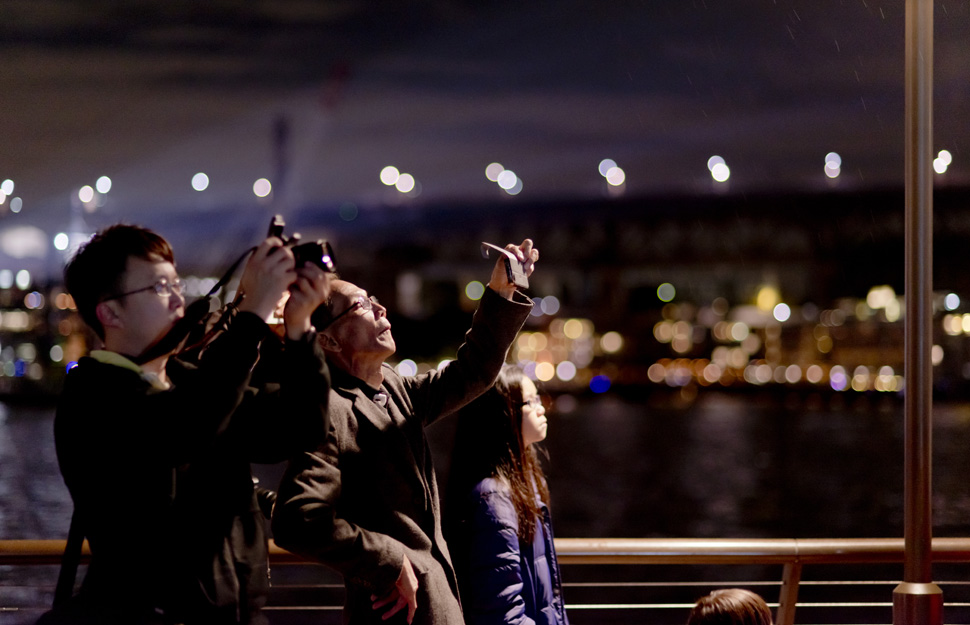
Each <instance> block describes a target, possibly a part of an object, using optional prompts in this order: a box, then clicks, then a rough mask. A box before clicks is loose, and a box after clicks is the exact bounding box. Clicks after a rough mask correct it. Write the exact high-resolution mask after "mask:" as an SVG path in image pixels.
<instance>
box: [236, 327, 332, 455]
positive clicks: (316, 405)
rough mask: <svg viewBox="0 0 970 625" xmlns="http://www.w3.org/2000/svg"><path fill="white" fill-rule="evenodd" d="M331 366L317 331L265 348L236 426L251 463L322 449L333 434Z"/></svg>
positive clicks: (237, 433) (237, 437)
mask: <svg viewBox="0 0 970 625" xmlns="http://www.w3.org/2000/svg"><path fill="white" fill-rule="evenodd" d="M329 395H330V371H329V369H328V368H327V362H326V357H325V355H324V353H323V350H322V349H321V348H320V347H319V346H318V345H317V342H316V332H312V331H311V332H308V333H307V334H306V335H305V336H304V337H303V338H301V339H299V340H295V341H294V340H287V341H286V342H285V343H284V344H283V345H282V346H280V345H278V344H277V343H276V342H275V341H274V342H272V343H271V347H270V348H269V349H263V350H262V352H261V355H260V360H259V363H258V364H257V366H256V370H255V372H254V374H253V384H252V387H251V388H250V389H249V391H248V392H247V394H246V396H245V398H244V400H243V402H242V404H241V405H240V407H239V409H238V410H237V411H236V414H234V415H233V417H232V424H231V430H232V433H233V435H234V436H235V437H236V439H237V440H239V442H240V444H241V446H242V448H244V449H245V453H246V457H247V458H248V459H249V460H250V462H257V463H267V464H269V463H276V462H283V461H286V460H289V459H290V458H291V457H293V456H294V455H296V454H297V453H299V452H301V451H308V450H313V449H316V447H317V446H318V445H320V444H321V443H322V442H323V439H324V437H325V436H326V433H327V429H328V427H327V424H328V418H327V402H328V397H329Z"/></svg>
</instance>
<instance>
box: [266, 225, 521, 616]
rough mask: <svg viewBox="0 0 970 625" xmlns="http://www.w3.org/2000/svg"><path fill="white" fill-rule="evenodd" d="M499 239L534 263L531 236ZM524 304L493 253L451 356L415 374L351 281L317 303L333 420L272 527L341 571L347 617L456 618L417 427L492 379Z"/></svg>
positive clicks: (377, 310)
mask: <svg viewBox="0 0 970 625" xmlns="http://www.w3.org/2000/svg"><path fill="white" fill-rule="evenodd" d="M506 249H507V250H509V251H510V252H512V253H513V254H515V255H516V256H517V257H518V259H519V260H520V261H521V262H522V263H523V264H524V269H525V273H526V275H529V274H531V273H532V269H533V265H534V263H535V261H536V260H538V258H539V252H538V250H535V249H533V246H532V241H531V240H529V239H526V240H525V241H523V242H522V245H520V246H516V245H509V246H507V247H506ZM531 309H532V302H531V300H530V299H529V298H528V297H526V296H525V295H523V294H521V293H519V292H518V291H517V290H516V287H515V285H514V284H512V283H511V282H509V279H508V275H507V273H506V269H505V264H504V259H500V260H499V261H498V262H497V263H496V265H495V268H494V269H493V271H492V276H491V281H490V282H489V287H488V288H487V289H485V294H484V296H483V297H482V300H481V304H480V305H479V309H478V311H477V312H476V313H475V316H474V319H473V321H472V327H471V329H470V330H469V331H468V333H467V334H466V335H465V342H464V344H463V345H462V346H461V347H460V348H459V350H458V354H457V357H456V359H455V360H454V361H452V362H450V363H449V364H448V365H446V366H444V367H441V368H440V369H438V370H436V371H431V372H428V373H425V374H421V375H417V376H401V375H399V374H398V373H397V372H396V371H395V370H394V369H393V368H392V367H390V366H389V365H387V364H385V362H384V361H385V360H386V359H387V358H388V357H390V356H391V355H392V354H393V353H394V351H395V347H396V346H395V342H394V337H393V336H392V335H391V324H390V322H389V321H388V320H387V316H386V310H385V309H384V307H383V306H382V305H381V304H380V303H378V302H377V300H376V299H374V298H372V297H369V296H368V294H367V292H366V291H364V290H363V289H361V288H360V287H358V286H356V285H354V284H352V283H350V282H344V281H339V280H338V281H335V282H334V283H333V291H332V296H331V297H330V299H329V300H328V301H327V303H326V304H325V305H324V306H321V307H320V308H319V309H318V310H317V312H316V313H314V316H313V322H314V325H315V326H316V327H317V329H318V332H319V334H318V339H317V340H318V341H319V342H320V344H321V345H322V346H323V348H324V349H325V350H326V352H327V358H328V360H329V362H330V365H331V372H332V375H333V388H332V390H331V392H330V400H329V401H330V403H329V409H328V416H329V420H330V431H329V434H328V436H327V439H326V441H325V442H324V444H322V445H321V446H320V447H319V448H318V449H317V450H315V451H313V452H306V453H302V454H300V455H298V456H297V457H295V458H294V459H293V460H291V462H290V465H289V467H288V469H287V472H286V475H285V476H284V478H283V481H282V483H281V484H280V490H279V495H278V498H277V502H276V507H275V509H274V513H273V536H274V538H275V540H276V542H277V544H279V545H281V546H283V547H284V548H286V549H290V550H292V551H294V552H296V553H300V554H303V555H306V556H308V557H310V558H313V559H316V560H318V561H320V562H323V563H324V564H326V565H328V566H330V567H332V568H334V569H336V570H337V571H339V572H340V573H341V574H342V575H343V577H344V582H345V586H346V589H347V598H346V604H345V606H344V622H345V623H382V622H385V621H386V622H391V623H394V622H396V623H401V622H404V621H405V620H406V621H407V622H408V623H422V624H431V623H447V624H460V623H462V622H463V619H462V613H461V607H460V604H459V601H458V586H457V582H456V579H455V572H454V569H453V567H452V564H451V559H450V557H449V555H448V548H447V546H446V545H445V542H444V539H443V538H442V534H441V521H440V514H439V505H438V487H437V484H436V482H435V475H434V468H433V467H432V463H431V451H430V449H429V446H428V442H427V439H426V438H425V434H424V428H425V426H427V425H430V424H431V423H433V422H435V421H436V420H437V419H439V418H440V417H444V416H446V415H449V414H451V413H453V412H455V411H456V410H458V408H460V407H461V406H463V405H465V404H466V403H468V402H469V401H471V400H472V399H474V398H475V397H477V396H478V395H480V394H481V393H483V392H484V391H486V390H487V389H488V388H489V387H490V386H491V385H492V384H493V383H494V381H495V378H496V377H497V376H498V373H499V371H500V369H501V367H502V364H503V363H504V361H505V357H506V354H507V353H508V349H509V346H510V345H511V343H512V341H513V340H514V339H515V336H516V334H517V333H518V331H519V329H520V328H521V327H522V324H523V323H525V320H526V318H527V317H528V316H529V313H530V311H531ZM388 619H392V620H388Z"/></svg>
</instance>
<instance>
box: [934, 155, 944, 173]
mask: <svg viewBox="0 0 970 625" xmlns="http://www.w3.org/2000/svg"><path fill="white" fill-rule="evenodd" d="M946 168H947V163H946V162H945V161H944V160H943V159H942V158H934V159H933V171H935V172H936V173H938V174H943V173H946Z"/></svg>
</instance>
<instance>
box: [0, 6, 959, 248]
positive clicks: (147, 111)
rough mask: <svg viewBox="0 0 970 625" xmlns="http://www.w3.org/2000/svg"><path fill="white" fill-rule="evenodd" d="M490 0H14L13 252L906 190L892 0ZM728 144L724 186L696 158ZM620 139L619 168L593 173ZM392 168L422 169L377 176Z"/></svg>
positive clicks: (953, 61)
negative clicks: (246, 232) (631, 204)
mask: <svg viewBox="0 0 970 625" xmlns="http://www.w3.org/2000/svg"><path fill="white" fill-rule="evenodd" d="M478 4H479V3H473V2H467V1H459V0H440V1H426V2H363V1H362V0H347V1H345V2H339V3H319V2H310V1H306V0H284V1H280V2H246V3H238V2H229V1H217V2H209V3H205V4H199V3H195V2H189V1H187V0H178V1H174V2H164V3H163V2H157V1H152V0H134V1H131V2H126V3H123V4H119V3H116V2H108V1H95V2H84V3H65V2H44V1H41V2H36V1H30V2H28V1H19V2H8V3H4V4H3V6H2V7H0V46H2V50H3V57H4V61H3V68H4V69H3V71H2V72H0V89H2V92H3V98H2V104H0V128H2V129H3V133H4V140H3V141H2V142H0V180H2V179H10V180H12V181H14V183H15V189H14V191H13V193H12V194H11V197H10V198H8V200H7V201H6V202H5V203H4V204H3V206H2V215H0V248H3V251H6V252H9V250H7V249H6V248H7V246H5V245H3V240H4V236H3V233H4V232H5V231H9V230H10V229H12V228H17V227H22V226H33V227H37V228H39V229H40V231H41V232H42V233H43V235H44V236H43V237H41V236H39V235H38V233H36V232H34V233H33V235H32V236H33V237H34V238H35V239H37V240H36V241H35V244H34V245H33V246H27V247H28V248H29V249H28V251H29V252H32V253H34V254H37V253H39V251H38V248H40V247H43V246H44V245H46V247H47V252H48V253H50V252H52V251H53V250H52V249H50V247H51V242H52V237H53V236H54V235H55V234H57V233H58V232H68V231H70V230H71V229H72V228H73V229H74V230H80V231H85V230H86V231H90V230H91V229H93V228H95V227H98V226H100V225H103V224H106V223H112V222H115V221H120V220H125V221H134V222H139V223H145V224H146V225H153V223H155V220H156V219H158V218H162V217H164V218H166V219H167V220H168V221H169V223H172V222H177V223H180V224H181V225H182V226H184V227H188V228H191V227H192V215H197V214H200V213H206V212H209V213H219V212H226V214H228V215H236V216H238V217H239V218H241V219H243V220H245V219H247V218H250V217H252V218H253V219H254V221H253V223H258V224H261V223H262V222H263V221H265V218H266V217H268V215H269V214H271V213H272V212H282V213H284V215H287V214H289V215H296V214H297V213H298V212H300V211H311V212H312V211H316V210H321V209H325V208H328V207H329V208H335V207H338V206H340V205H342V204H344V203H352V204H353V205H354V206H355V207H357V208H358V209H359V210H360V211H365V210H368V209H370V208H373V207H387V206H391V207H401V208H402V209H404V208H406V207H421V206H424V205H429V204H431V205H450V206H453V207H454V208H455V210H461V209H462V207H463V205H468V204H476V205H482V204H488V203H496V204H497V203H508V202H513V203H514V202H536V201H555V200H562V201H573V200H585V199H590V198H604V199H605V198H610V197H617V196H625V197H627V198H631V197H634V198H635V197H639V196H647V195H650V194H658V193H681V194H695V195H699V196H704V195H709V194H738V193H748V192H759V191H775V192H777V191H781V192H784V191H787V190H792V191H802V192H811V191H824V190H830V189H841V190H858V189H873V188H882V187H887V186H888V187H892V186H901V185H902V170H903V154H902V151H903V133H902V128H903V90H902V80H903V58H902V51H903V43H904V31H903V25H904V21H905V15H904V6H903V5H902V4H900V3H887V2H879V1H871V0H825V1H812V2H799V1H785V0H777V1H772V2H767V1H765V2H752V1H745V2H727V1H726V0H720V1H719V0H693V1H691V2H677V3H673V2H658V3H655V2H633V1H620V2H611V3H596V2H591V1H583V0H561V1H559V2H555V3H552V2H537V3H530V4H529V5H527V6H521V5H520V4H516V3H511V2H492V3H488V4H487V5H484V6H479V5H478ZM935 19H936V35H935V36H936V43H935V97H936V104H935V136H936V137H937V141H936V144H937V146H938V148H939V149H947V150H949V152H950V153H951V154H952V155H953V161H954V162H953V163H952V164H951V166H950V168H949V170H948V171H947V172H946V173H945V174H944V175H942V176H938V177H937V182H938V183H939V184H946V185H954V184H959V185H963V184H966V183H967V182H968V181H970V175H968V174H970V166H968V165H967V164H966V163H965V162H963V159H964V151H963V144H964V143H966V140H967V132H968V130H967V129H966V128H965V127H964V126H963V125H962V124H961V123H960V122H961V121H962V120H963V119H964V118H966V115H967V113H968V112H970V111H968V110H967V109H968V107H970V97H968V96H970V83H968V81H967V80H966V77H967V75H968V74H970V66H968V64H970V57H968V56H967V55H966V54H965V53H964V51H963V46H964V44H965V42H966V41H967V39H968V34H970V8H968V4H967V2H938V3H936V7H935ZM829 152H836V153H837V154H839V155H840V157H841V161H842V165H841V171H840V172H839V175H838V177H837V178H829V177H828V176H826V175H825V173H824V171H823V167H824V165H825V162H826V154H828V153H829ZM714 155H718V156H721V157H722V158H723V159H724V160H725V162H726V164H727V166H728V167H729V168H730V178H729V179H728V180H727V181H726V182H716V181H715V180H714V179H713V178H712V175H711V172H710V171H708V168H707V166H706V165H707V163H708V159H709V158H710V157H711V156H714ZM606 158H609V159H613V160H614V161H615V163H616V165H617V166H618V167H620V168H621V169H622V171H623V174H624V176H625V181H624V182H623V184H622V185H620V186H618V187H614V186H612V185H610V184H609V183H608V182H607V181H606V180H605V178H604V177H603V176H602V175H601V174H600V172H598V171H597V167H598V166H599V164H600V162H601V161H602V160H603V159H606ZM492 162H499V163H501V164H502V165H503V166H504V167H505V168H506V169H508V170H512V171H514V172H515V174H516V175H517V178H518V180H519V181H521V191H520V192H518V194H517V195H515V196H512V195H509V194H508V193H506V192H505V191H503V190H502V189H501V188H499V186H498V185H497V184H496V183H494V182H491V181H489V180H488V179H486V177H485V168H486V166H487V165H488V164H489V163H492ZM388 165H393V166H395V167H397V168H398V169H399V170H400V172H403V173H408V174H411V175H412V176H413V177H414V179H415V181H416V182H415V190H414V191H411V192H409V193H401V192H399V191H397V190H396V189H395V188H394V187H389V186H386V185H384V184H382V183H381V180H380V172H381V170H382V169H383V168H384V167H386V166H388ZM200 172H203V173H205V174H206V175H207V176H208V179H209V184H208V187H207V188H206V189H205V190H204V191H196V190H193V188H192V186H191V181H192V178H193V176H194V175H195V174H197V173H200ZM101 176H108V177H109V178H110V179H111V188H110V191H109V192H108V193H107V194H106V195H104V196H99V195H97V194H95V196H94V198H93V199H92V200H91V201H90V202H88V203H87V204H86V205H85V203H84V202H82V201H81V200H80V199H79V198H78V192H79V190H81V189H82V187H84V186H85V185H90V186H92V187H93V186H94V185H95V183H96V181H97V180H98V179H99V178H100V177H101ZM261 178H266V179H268V180H269V181H270V182H271V183H272V185H273V192H272V194H271V195H270V196H268V197H266V198H258V197H256V196H255V195H254V192H253V184H254V182H255V181H257V180H258V179H261ZM14 197H17V198H20V204H19V206H20V207H21V208H19V212H18V213H16V214H14V213H12V212H11V204H10V201H11V200H12V199H13V198H14ZM72 213H73V215H74V217H75V219H74V223H73V224H71V217H72ZM183 216H184V217H183ZM79 218H80V219H79ZM21 234H22V233H21ZM168 234H169V236H171V237H173V238H175V239H178V232H175V231H173V232H169V233H168ZM20 238H21V239H23V237H22V236H21V237H20ZM213 243H214V244H216V245H220V244H221V243H220V242H216V241H214V242H213ZM227 244H228V245H230V246H231V245H234V242H231V241H230V242H227ZM176 245H177V240H176ZM21 247H24V245H23V244H22V245H21ZM17 253H20V254H23V251H19V252H17ZM4 261H5V263H4V264H5V265H6V266H10V263H11V261H10V259H9V258H5V259H4Z"/></svg>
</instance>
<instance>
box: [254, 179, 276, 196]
mask: <svg viewBox="0 0 970 625" xmlns="http://www.w3.org/2000/svg"><path fill="white" fill-rule="evenodd" d="M272 191H273V185H272V184H270V182H269V180H267V179H266V178H260V179H259V180H257V181H256V182H254V183H253V193H254V194H256V197H266V196H267V195H269V194H270V193H271V192H272Z"/></svg>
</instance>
